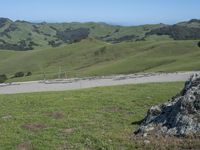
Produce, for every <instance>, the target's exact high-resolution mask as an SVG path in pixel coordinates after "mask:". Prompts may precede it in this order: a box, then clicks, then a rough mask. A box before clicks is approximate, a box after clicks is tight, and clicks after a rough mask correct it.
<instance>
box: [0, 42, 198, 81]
mask: <svg viewBox="0 0 200 150" xmlns="http://www.w3.org/2000/svg"><path fill="white" fill-rule="evenodd" d="M197 42H198V41H190V40H188V41H173V40H161V41H160V40H158V41H156V40H149V41H142V42H124V43H119V44H109V43H105V42H102V41H98V40H95V39H86V40H83V41H82V42H80V43H76V44H71V45H65V46H61V47H59V48H50V49H48V48H47V49H41V50H33V51H25V52H21V51H20V52H16V51H5V50H4V51H0V73H1V74H7V75H8V76H9V77H11V76H13V74H14V73H16V72H19V71H24V72H28V71H31V72H32V73H33V75H32V76H31V77H24V78H17V79H12V80H9V81H24V80H38V79H43V72H45V74H46V78H49V79H51V78H57V77H58V74H59V70H60V69H61V73H62V76H64V74H65V72H66V74H67V76H68V77H75V76H78V77H81V76H96V75H110V74H128V73H136V72H155V71H164V72H174V71H194V70H199V69H200V61H199V58H200V48H199V47H198V46H197Z"/></svg>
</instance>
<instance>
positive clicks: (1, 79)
mask: <svg viewBox="0 0 200 150" xmlns="http://www.w3.org/2000/svg"><path fill="white" fill-rule="evenodd" d="M7 79H8V78H7V76H6V75H5V74H0V83H4V82H5V81H6V80H7Z"/></svg>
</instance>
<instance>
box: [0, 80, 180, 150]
mask: <svg viewBox="0 0 200 150" xmlns="http://www.w3.org/2000/svg"><path fill="white" fill-rule="evenodd" d="M182 86H183V83H162V84H143V85H128V86H116V87H105V88H94V89H86V90H78V91H67V92H48V93H33V94H16V95H0V148H1V150H4V149H5V150H7V149H9V150H12V149H13V150H14V149H20V150H22V149H23V150H27V149H28V150H29V149H34V150H57V149H58V150H59V149H60V150H64V149H86V150H90V149H109V150H110V149H120V150H121V149H136V148H141V149H143V148H144V146H143V144H141V143H140V142H139V143H138V141H135V140H133V139H132V138H131V136H132V133H133V131H134V130H135V129H136V128H137V126H138V125H132V124H131V123H132V122H137V121H139V120H141V119H142V118H143V117H144V115H145V114H146V111H147V110H148V108H149V107H150V106H152V105H155V104H159V103H163V102H165V101H167V100H168V99H169V98H170V97H171V96H173V95H175V94H176V93H177V92H178V91H180V89H181V88H182ZM157 144H158V143H157ZM148 148H149V147H148ZM150 148H151V147H150Z"/></svg>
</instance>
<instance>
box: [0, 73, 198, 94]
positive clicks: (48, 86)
mask: <svg viewBox="0 0 200 150" xmlns="http://www.w3.org/2000/svg"><path fill="white" fill-rule="evenodd" d="M194 73H200V71H199V72H177V73H145V74H130V75H116V76H103V77H91V78H72V79H66V80H50V81H31V82H15V83H12V84H0V94H15V93H30V92H44V91H65V90H75V89H84V88H92V87H102V86H114V85H126V84H142V83H158V82H178V81H186V80H187V79H189V77H190V76H191V75H193V74H194Z"/></svg>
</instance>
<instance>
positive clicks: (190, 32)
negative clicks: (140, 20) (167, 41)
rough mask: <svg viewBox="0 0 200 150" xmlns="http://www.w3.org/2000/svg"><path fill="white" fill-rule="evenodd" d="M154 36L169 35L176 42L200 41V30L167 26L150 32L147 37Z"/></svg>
mask: <svg viewBox="0 0 200 150" xmlns="http://www.w3.org/2000/svg"><path fill="white" fill-rule="evenodd" d="M153 34H157V35H169V36H170V37H172V38H173V39H174V40H196V39H200V28H189V27H186V26H179V25H173V26H165V27H162V28H158V29H154V30H152V31H150V32H148V33H147V34H146V36H147V35H153Z"/></svg>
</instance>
